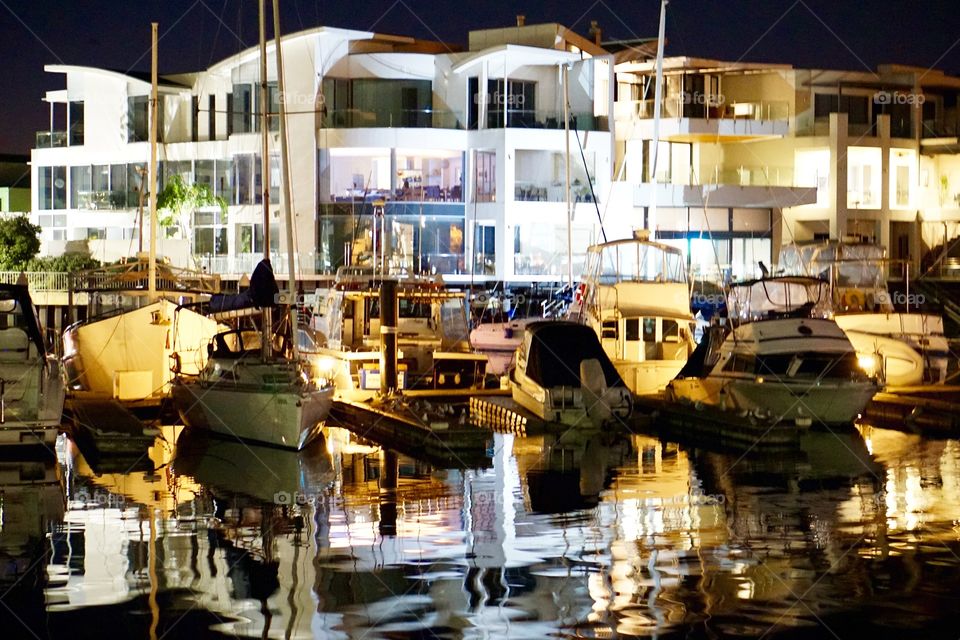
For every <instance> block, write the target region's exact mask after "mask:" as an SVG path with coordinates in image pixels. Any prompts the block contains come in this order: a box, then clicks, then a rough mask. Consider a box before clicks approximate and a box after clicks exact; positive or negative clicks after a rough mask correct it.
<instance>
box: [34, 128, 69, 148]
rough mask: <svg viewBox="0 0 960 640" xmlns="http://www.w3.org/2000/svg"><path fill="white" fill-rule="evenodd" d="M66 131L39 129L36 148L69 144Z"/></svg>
mask: <svg viewBox="0 0 960 640" xmlns="http://www.w3.org/2000/svg"><path fill="white" fill-rule="evenodd" d="M67 139H68V138H67V132H66V131H37V144H36V147H35V148H36V149H55V148H58V147H66V146H67Z"/></svg>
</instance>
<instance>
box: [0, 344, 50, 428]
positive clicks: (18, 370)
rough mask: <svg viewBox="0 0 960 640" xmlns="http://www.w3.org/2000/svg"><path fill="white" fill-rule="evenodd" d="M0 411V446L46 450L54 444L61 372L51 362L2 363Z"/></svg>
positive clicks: (48, 360)
mask: <svg viewBox="0 0 960 640" xmlns="http://www.w3.org/2000/svg"><path fill="white" fill-rule="evenodd" d="M0 374H2V377H3V378H4V393H3V400H2V402H3V407H2V411H0V446H3V447H7V446H37V445H40V446H44V445H45V446H49V447H52V446H53V445H54V444H55V443H56V440H57V433H58V431H59V427H60V422H61V419H62V417H63V403H64V396H65V389H64V383H63V375H62V369H61V368H60V364H59V363H58V362H57V361H56V359H54V358H48V359H47V363H46V366H43V365H42V364H41V363H40V362H32V363H27V364H20V365H13V364H12V363H9V362H5V363H3V371H2V372H0Z"/></svg>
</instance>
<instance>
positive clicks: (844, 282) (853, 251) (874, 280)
mask: <svg viewBox="0 0 960 640" xmlns="http://www.w3.org/2000/svg"><path fill="white" fill-rule="evenodd" d="M886 261H887V259H886V251H885V250H884V248H883V247H881V246H879V245H876V244H870V243H867V242H838V241H836V240H830V241H827V242H816V243H810V244H787V245H784V246H783V248H782V249H780V259H779V263H778V267H779V269H780V270H781V272H782V273H784V274H787V275H798V276H799V275H804V276H812V277H815V278H822V279H825V280H830V279H831V278H832V279H833V283H834V286H838V287H856V288H858V289H881V288H886V286H887V284H886V278H885V276H884V271H885V269H884V267H885V263H886ZM831 272H832V273H831Z"/></svg>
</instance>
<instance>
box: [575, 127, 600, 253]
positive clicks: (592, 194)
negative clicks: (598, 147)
mask: <svg viewBox="0 0 960 640" xmlns="http://www.w3.org/2000/svg"><path fill="white" fill-rule="evenodd" d="M573 133H574V137H576V139H577V147H579V148H580V161H581V162H582V163H583V170H584V172H586V174H587V185H588V186H589V187H590V197H591V198H592V199H593V208H594V209H596V211H597V221H598V222H599V223H600V233H601V235H603V241H604V242H606V241H607V231H606V229H604V228H603V217H601V215H600V205H598V204H597V193H596V192H595V191H594V190H593V178H591V177H590V169H589V168H588V167H587V158H586V156H585V155H584V153H583V144H581V142H580V131H578V130H576V129H574V131H573Z"/></svg>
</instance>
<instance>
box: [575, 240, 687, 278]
mask: <svg viewBox="0 0 960 640" xmlns="http://www.w3.org/2000/svg"><path fill="white" fill-rule="evenodd" d="M587 260H588V262H587V274H588V276H589V277H593V278H595V279H596V280H597V282H599V283H600V284H604V285H613V284H617V283H618V282H683V283H685V282H686V281H687V277H686V269H685V264H684V260H683V254H682V253H681V252H680V251H679V250H678V249H676V248H674V247H670V246H667V245H662V244H658V243H656V242H647V241H642V240H628V241H622V240H621V241H615V242H608V243H606V244H602V245H596V246H594V247H591V248H590V250H589V255H588V258H587Z"/></svg>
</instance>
